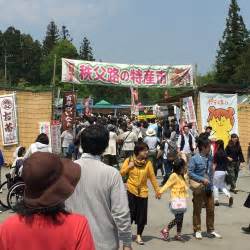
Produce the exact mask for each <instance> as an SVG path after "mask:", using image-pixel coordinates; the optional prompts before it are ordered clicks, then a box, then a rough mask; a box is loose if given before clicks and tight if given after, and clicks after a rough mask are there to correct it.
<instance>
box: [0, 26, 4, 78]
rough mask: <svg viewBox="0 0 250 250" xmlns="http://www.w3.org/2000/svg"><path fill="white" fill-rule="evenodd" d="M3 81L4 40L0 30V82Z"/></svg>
mask: <svg viewBox="0 0 250 250" xmlns="http://www.w3.org/2000/svg"><path fill="white" fill-rule="evenodd" d="M3 81H4V40H3V33H2V31H1V30H0V82H3Z"/></svg>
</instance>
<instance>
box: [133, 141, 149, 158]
mask: <svg viewBox="0 0 250 250" xmlns="http://www.w3.org/2000/svg"><path fill="white" fill-rule="evenodd" d="M144 150H149V147H148V144H146V143H145V142H138V143H136V144H135V148H134V154H135V155H136V156H137V155H139V153H140V152H141V151H144Z"/></svg>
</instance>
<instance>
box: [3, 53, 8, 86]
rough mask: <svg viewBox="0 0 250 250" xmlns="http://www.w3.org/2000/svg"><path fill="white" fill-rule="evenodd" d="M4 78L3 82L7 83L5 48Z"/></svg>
mask: <svg viewBox="0 0 250 250" xmlns="http://www.w3.org/2000/svg"><path fill="white" fill-rule="evenodd" d="M4 80H5V83H7V55H6V50H5V52H4Z"/></svg>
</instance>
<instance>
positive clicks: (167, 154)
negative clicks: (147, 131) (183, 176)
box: [161, 131, 178, 185]
mask: <svg viewBox="0 0 250 250" xmlns="http://www.w3.org/2000/svg"><path fill="white" fill-rule="evenodd" d="M164 137H165V140H164V141H163V142H162V143H161V154H162V157H163V165H164V171H165V175H164V178H163V181H162V185H164V184H165V183H166V182H167V180H168V178H169V176H170V175H171V174H172V171H173V161H174V160H175V159H176V158H177V156H178V153H177V145H176V142H175V141H172V140H171V132H170V131H166V132H165V133H164Z"/></svg>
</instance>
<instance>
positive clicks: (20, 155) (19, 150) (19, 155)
mask: <svg viewBox="0 0 250 250" xmlns="http://www.w3.org/2000/svg"><path fill="white" fill-rule="evenodd" d="M24 154H25V147H20V148H19V149H18V152H17V156H18V157H22V156H23V155H24Z"/></svg>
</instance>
